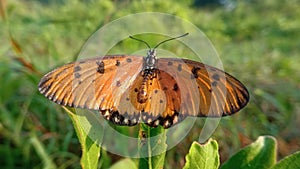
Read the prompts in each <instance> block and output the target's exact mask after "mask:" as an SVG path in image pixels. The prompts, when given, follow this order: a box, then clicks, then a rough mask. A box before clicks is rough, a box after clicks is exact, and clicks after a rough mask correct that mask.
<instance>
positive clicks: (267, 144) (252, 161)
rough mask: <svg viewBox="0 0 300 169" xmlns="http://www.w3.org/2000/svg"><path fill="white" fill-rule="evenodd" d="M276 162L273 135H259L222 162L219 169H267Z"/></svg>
mask: <svg viewBox="0 0 300 169" xmlns="http://www.w3.org/2000/svg"><path fill="white" fill-rule="evenodd" d="M275 162H276V141H275V139H274V138H273V137H268V136H264V137H263V136H261V137H259V138H258V139H257V140H256V141H255V142H254V143H252V144H251V145H249V146H247V147H245V148H243V149H242V150H240V151H239V152H237V153H236V154H235V155H233V156H232V157H231V158H230V159H229V160H228V161H227V162H225V163H224V165H223V166H222V168H221V169H228V168H240V169H251V168H261V169H264V168H265V169H267V168H270V167H272V166H273V165H274V164H275Z"/></svg>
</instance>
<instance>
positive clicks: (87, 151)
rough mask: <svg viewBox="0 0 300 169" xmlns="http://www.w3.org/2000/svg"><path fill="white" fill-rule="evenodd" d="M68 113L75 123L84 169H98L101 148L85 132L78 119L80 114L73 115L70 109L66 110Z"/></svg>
mask: <svg viewBox="0 0 300 169" xmlns="http://www.w3.org/2000/svg"><path fill="white" fill-rule="evenodd" d="M65 110H66V111H67V112H68V114H69V116H70V118H71V119H72V121H73V125H74V128H75V130H76V133H77V136H78V139H79V142H80V144H81V150H82V156H81V160H80V163H81V166H82V168H84V169H94V168H98V160H99V157H100V150H101V147H100V146H99V145H98V143H97V142H96V141H94V140H92V139H91V138H90V137H89V136H88V133H86V132H85V130H84V128H83V127H82V124H81V121H80V119H79V118H78V116H80V115H78V114H76V113H73V112H72V111H70V110H69V109H67V108H65Z"/></svg>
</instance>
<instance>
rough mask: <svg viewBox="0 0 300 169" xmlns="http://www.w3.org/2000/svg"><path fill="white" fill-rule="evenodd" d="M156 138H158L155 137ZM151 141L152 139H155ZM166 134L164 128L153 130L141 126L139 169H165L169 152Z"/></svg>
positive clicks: (143, 125) (144, 125)
mask: <svg viewBox="0 0 300 169" xmlns="http://www.w3.org/2000/svg"><path fill="white" fill-rule="evenodd" d="M155 136H156V137H155ZM153 138H155V139H154V140H151V141H150V139H153ZM165 142H166V133H165V130H164V129H163V127H161V126H160V127H157V128H151V127H149V126H147V125H146V124H141V128H140V144H139V146H140V147H139V148H140V150H139V151H140V153H141V155H142V158H140V160H139V168H141V169H142V168H150V169H159V168H163V166H164V161H165V154H166V150H167V145H166V143H165Z"/></svg>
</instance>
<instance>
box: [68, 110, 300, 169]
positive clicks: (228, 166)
mask: <svg viewBox="0 0 300 169" xmlns="http://www.w3.org/2000/svg"><path fill="white" fill-rule="evenodd" d="M65 110H67V112H68V113H69V115H70V117H71V119H72V121H73V124H74V127H75V130H76V132H77V136H78V138H79V140H80V144H81V146H82V158H81V165H82V168H85V169H94V168H97V167H98V161H99V157H100V158H101V154H100V150H101V147H99V145H98V144H97V143H96V142H94V141H93V140H91V139H90V138H89V136H88V135H87V134H86V133H85V131H84V129H83V128H82V127H81V125H80V124H79V123H81V122H80V120H79V119H78V118H77V115H76V114H75V113H73V112H72V111H70V110H68V109H65ZM140 130H141V131H146V132H145V133H146V135H147V136H146V138H147V137H152V136H153V135H157V133H159V132H160V133H163V132H164V130H163V129H162V130H159V129H157V128H150V127H148V126H146V125H141V129H140ZM154 130H155V131H154ZM141 131H140V132H141ZM165 137H166V136H165V135H163V136H162V138H161V140H164V141H165ZM147 144H148V143H146V147H147V151H149V153H151V152H152V151H154V149H153V147H155V148H156V149H157V147H158V148H164V149H166V144H164V143H161V146H153V145H150V143H149V145H147ZM276 158H277V142H276V139H275V138H274V137H272V136H260V137H259V138H258V139H257V140H256V141H255V142H253V143H252V144H250V145H248V146H246V147H244V148H243V149H241V150H240V151H238V152H237V153H236V154H234V155H233V156H232V157H231V158H229V159H228V160H227V161H226V162H225V163H224V164H222V165H221V167H220V158H219V153H218V143H217V141H216V140H213V139H210V140H208V142H207V143H205V144H200V143H198V142H193V143H192V145H191V147H190V149H189V153H188V154H187V155H186V157H185V159H186V163H185V165H184V169H194V168H199V169H203V168H205V169H218V168H220V169H281V168H284V169H286V168H290V169H295V168H299V166H300V151H298V152H296V153H294V154H292V155H290V156H287V157H285V158H284V159H282V160H280V161H279V162H278V163H277V160H276ZM164 159H165V153H162V154H159V155H156V156H149V157H145V158H141V159H139V162H138V163H136V162H135V160H133V159H128V158H125V159H123V160H120V161H119V162H117V163H115V164H114V165H113V166H112V168H119V167H121V166H122V168H123V169H125V168H131V169H132V168H151V169H152V168H163V166H164Z"/></svg>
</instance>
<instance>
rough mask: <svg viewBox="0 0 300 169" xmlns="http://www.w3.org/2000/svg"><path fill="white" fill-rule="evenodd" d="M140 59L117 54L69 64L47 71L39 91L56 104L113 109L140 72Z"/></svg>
mask: <svg viewBox="0 0 300 169" xmlns="http://www.w3.org/2000/svg"><path fill="white" fill-rule="evenodd" d="M142 61H143V58H142V57H134V56H131V57H127V56H123V55H120V56H106V57H98V58H94V59H87V60H82V61H78V62H74V63H70V64H67V65H64V66H62V67H59V68H57V69H55V70H53V71H52V72H50V73H48V74H46V75H45V76H44V77H43V78H42V80H41V82H40V84H39V90H40V91H41V93H42V94H44V95H45V96H46V97H48V98H49V99H50V100H52V101H54V102H56V103H58V104H62V105H67V106H72V107H78V108H87V109H93V110H102V109H103V110H104V109H115V108H116V106H118V105H117V103H119V102H120V101H119V100H120V98H121V96H122V95H123V93H124V92H125V91H126V90H125V89H127V88H129V86H130V85H132V83H133V82H134V77H136V76H137V74H138V73H139V72H140V71H141V68H142ZM133 70H134V71H133Z"/></svg>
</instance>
